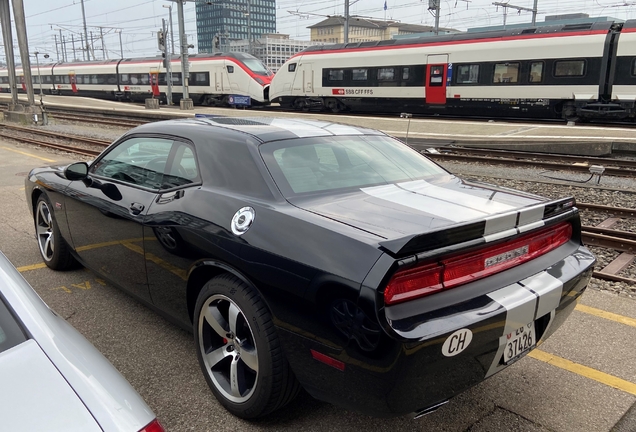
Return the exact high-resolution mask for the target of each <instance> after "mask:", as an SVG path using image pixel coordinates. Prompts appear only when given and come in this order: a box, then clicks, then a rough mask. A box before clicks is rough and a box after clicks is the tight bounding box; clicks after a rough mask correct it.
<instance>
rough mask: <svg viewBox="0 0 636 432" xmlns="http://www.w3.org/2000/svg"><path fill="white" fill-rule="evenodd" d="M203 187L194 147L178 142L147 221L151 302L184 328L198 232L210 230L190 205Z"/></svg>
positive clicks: (145, 231)
mask: <svg viewBox="0 0 636 432" xmlns="http://www.w3.org/2000/svg"><path fill="white" fill-rule="evenodd" d="M200 185H201V178H200V175H199V166H198V163H197V159H196V155H195V150H194V146H193V145H192V143H189V142H184V141H175V143H174V146H173V150H172V152H171V154H170V158H169V165H168V166H167V167H166V174H165V175H164V178H163V186H164V191H162V193H161V194H160V195H159V196H158V197H157V199H156V200H155V201H154V202H153V204H152V206H151V208H150V209H149V211H148V214H147V215H146V218H145V221H144V249H145V253H146V268H147V273H148V284H149V287H150V295H151V297H152V301H153V303H154V305H155V306H157V307H158V308H159V309H161V310H163V311H165V312H167V313H169V314H170V315H171V316H172V317H173V318H175V319H177V320H178V321H179V322H180V323H182V324H188V323H189V322H190V318H189V315H188V309H187V304H186V302H185V299H186V288H187V276H188V270H189V269H190V266H191V264H192V262H193V261H196V260H197V259H198V258H200V257H201V253H200V251H198V250H197V248H196V243H197V241H196V237H197V235H196V234H195V233H196V232H197V230H201V229H204V228H206V227H207V226H208V225H209V223H208V222H206V221H202V220H199V219H197V218H196V217H194V216H192V214H191V213H192V206H196V205H197V203H196V198H195V195H196V193H197V191H198V189H199V186H200ZM193 237H194V238H193Z"/></svg>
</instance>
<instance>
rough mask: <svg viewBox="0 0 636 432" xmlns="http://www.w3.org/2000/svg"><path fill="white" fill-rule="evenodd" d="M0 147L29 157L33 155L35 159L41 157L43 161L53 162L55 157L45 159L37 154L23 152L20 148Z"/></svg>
mask: <svg viewBox="0 0 636 432" xmlns="http://www.w3.org/2000/svg"><path fill="white" fill-rule="evenodd" d="M0 148H1V149H4V150H9V151H11V152H14V153H20V154H22V155H25V156H31V157H34V158H36V159H41V160H43V161H44V162H55V159H47V158H45V157H42V156H38V155H34V154H31V153H27V152H23V151H20V150H15V149H12V148H9V147H4V146H2V147H0Z"/></svg>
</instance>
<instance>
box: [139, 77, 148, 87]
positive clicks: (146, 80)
mask: <svg viewBox="0 0 636 432" xmlns="http://www.w3.org/2000/svg"><path fill="white" fill-rule="evenodd" d="M139 81H141V84H145V85H148V84H150V74H141V76H140V77H139Z"/></svg>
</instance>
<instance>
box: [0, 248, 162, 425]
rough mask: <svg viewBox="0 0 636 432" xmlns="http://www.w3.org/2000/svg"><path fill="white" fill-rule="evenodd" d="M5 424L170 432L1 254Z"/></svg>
mask: <svg viewBox="0 0 636 432" xmlns="http://www.w3.org/2000/svg"><path fill="white" fill-rule="evenodd" d="M0 419H2V420H1V421H0V422H1V424H2V427H1V429H2V430H5V431H12V432H19V431H49V432H56V431H64V432H72V431H78V432H80V431H81V432H91V431H100V432H101V431H104V432H107V431H122V432H123V431H125V432H163V430H164V429H163V427H162V426H161V425H160V424H159V422H158V421H157V419H156V416H155V414H154V413H153V412H152V410H151V409H150V407H148V405H146V403H145V402H144V400H143V399H142V398H141V396H139V394H138V393H137V392H136V391H135V389H133V388H132V386H131V385H130V384H129V383H128V381H126V379H125V378H124V377H123V376H121V375H120V374H119V372H118V371H117V370H116V369H115V368H114V367H113V366H112V365H111V364H110V363H109V362H108V360H106V358H105V357H104V356H103V355H102V354H101V353H100V352H99V351H97V349H96V348H95V347H94V346H93V345H91V343H90V342H88V341H87V340H86V339H85V338H84V337H83V336H82V335H81V334H80V333H79V332H78V331H77V330H75V329H74V328H73V327H72V326H71V325H70V324H68V323H67V322H66V321H65V320H64V319H63V318H61V317H59V316H58V315H57V314H56V313H55V312H53V311H52V310H51V309H49V307H48V306H47V305H46V304H45V303H44V302H43V301H42V299H40V297H39V296H38V295H37V293H36V292H35V291H34V290H33V288H31V286H30V285H29V284H28V283H27V282H26V281H25V280H24V278H23V277H22V275H20V273H19V272H18V271H17V270H16V269H15V267H13V265H11V263H10V262H9V260H8V259H7V258H6V257H5V256H4V255H3V254H2V253H1V252H0Z"/></svg>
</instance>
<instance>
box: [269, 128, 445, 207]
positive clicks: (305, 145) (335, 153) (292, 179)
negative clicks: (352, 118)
mask: <svg viewBox="0 0 636 432" xmlns="http://www.w3.org/2000/svg"><path fill="white" fill-rule="evenodd" d="M259 149H260V152H261V156H262V157H263V160H264V161H265V164H266V165H267V167H268V169H269V171H270V172H271V173H272V176H273V177H274V181H276V183H277V185H278V187H279V189H280V190H281V192H282V193H283V195H285V196H286V197H290V196H296V195H300V194H307V193H312V192H320V191H328V190H336V189H351V188H362V187H367V186H373V185H382V184H390V183H397V182H403V181H409V180H418V179H423V178H426V177H430V176H433V175H439V174H446V171H444V170H443V169H442V168H440V167H439V166H437V165H435V164H434V163H433V162H431V161H429V160H428V159H427V158H425V157H424V156H422V155H420V154H419V153H418V152H416V151H415V150H413V149H411V148H410V147H408V146H406V145H405V144H402V143H401V142H399V141H397V140H395V139H393V138H390V137H386V136H363V135H358V136H336V137H333V136H330V137H315V138H301V139H295V140H285V141H275V142H270V143H265V144H262V145H261V146H260V147H259Z"/></svg>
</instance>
